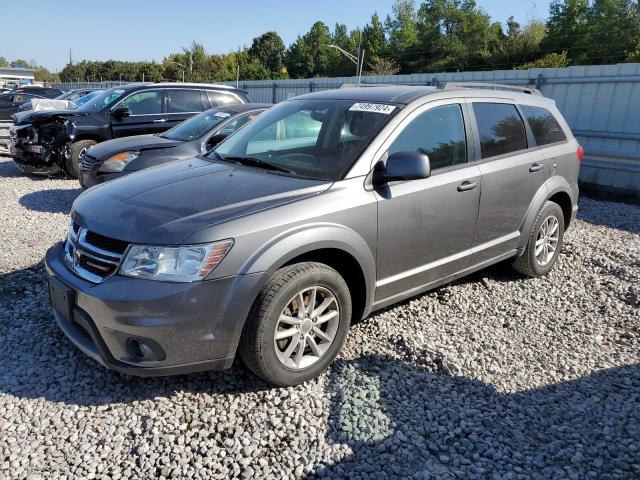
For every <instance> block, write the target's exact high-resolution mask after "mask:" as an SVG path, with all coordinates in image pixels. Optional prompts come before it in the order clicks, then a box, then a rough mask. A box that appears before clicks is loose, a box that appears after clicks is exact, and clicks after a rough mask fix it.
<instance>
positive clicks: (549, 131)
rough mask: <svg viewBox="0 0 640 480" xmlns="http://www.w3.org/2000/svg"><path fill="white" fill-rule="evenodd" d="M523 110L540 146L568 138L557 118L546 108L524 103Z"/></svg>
mask: <svg viewBox="0 0 640 480" xmlns="http://www.w3.org/2000/svg"><path fill="white" fill-rule="evenodd" d="M522 112H523V113H524V116H525V118H526V119H527V122H529V126H530V127H531V131H532V132H533V138H535V139H536V144H538V146H541V145H549V144H550V143H557V142H564V141H565V140H566V139H567V137H566V135H565V134H564V132H563V131H562V127H561V126H560V124H559V123H558V121H557V120H556V118H555V117H554V116H553V114H552V113H551V112H550V111H549V110H547V109H546V108H542V107H532V106H529V105H522Z"/></svg>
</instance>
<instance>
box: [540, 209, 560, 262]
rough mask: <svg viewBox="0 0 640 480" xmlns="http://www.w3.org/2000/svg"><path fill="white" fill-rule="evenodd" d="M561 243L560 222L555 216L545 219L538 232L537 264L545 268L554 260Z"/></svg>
mask: <svg viewBox="0 0 640 480" xmlns="http://www.w3.org/2000/svg"><path fill="white" fill-rule="evenodd" d="M559 241H560V222H559V221H558V219H557V218H556V217H555V215H550V216H548V217H547V218H545V219H544V221H543V222H542V224H541V225H540V229H539V230H538V235H537V237H536V246H535V257H536V263H537V264H538V265H540V266H541V267H545V266H547V265H548V264H549V262H551V260H552V259H553V257H554V255H555V253H556V250H557V249H558V242H559Z"/></svg>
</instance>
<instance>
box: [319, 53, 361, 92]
mask: <svg viewBox="0 0 640 480" xmlns="http://www.w3.org/2000/svg"><path fill="white" fill-rule="evenodd" d="M322 46H323V47H327V48H335V49H336V50H338V51H339V52H340V53H342V54H343V55H344V56H345V57H347V58H348V59H349V60H351V61H352V62H353V63H355V64H356V75H357V76H358V83H360V77H361V75H362V64H361V63H360V62H361V61H360V58H359V56H360V52H358V57H356V56H355V55H352V54H351V53H349V52H347V51H346V50H344V49H342V48H340V47H339V46H338V45H322ZM362 59H364V50H363V51H362Z"/></svg>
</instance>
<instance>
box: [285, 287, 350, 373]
mask: <svg viewBox="0 0 640 480" xmlns="http://www.w3.org/2000/svg"><path fill="white" fill-rule="evenodd" d="M339 324H340V308H339V306H338V301H337V300H336V297H335V295H334V294H333V293H331V292H330V291H329V290H328V289H326V288H325V287H321V286H319V285H316V286H313V287H308V288H305V289H303V290H300V291H299V292H298V293H296V294H295V295H294V296H293V298H291V300H289V302H288V303H287V305H286V307H285V308H284V309H283V310H282V313H281V314H280V317H279V318H278V322H277V324H276V329H275V333H274V338H273V343H274V346H275V351H276V356H277V357H278V360H280V362H281V363H282V364H283V365H284V366H285V367H287V368H290V369H292V370H301V369H304V368H307V367H309V366H311V365H313V364H314V363H316V362H317V361H318V360H320V358H322V357H323V356H324V354H325V353H326V352H327V350H329V348H330V347H331V345H332V343H333V340H334V338H335V336H336V332H337V331H338V326H339Z"/></svg>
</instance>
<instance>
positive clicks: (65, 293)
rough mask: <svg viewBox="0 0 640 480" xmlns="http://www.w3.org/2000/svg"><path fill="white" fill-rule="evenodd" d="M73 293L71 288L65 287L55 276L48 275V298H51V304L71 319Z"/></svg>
mask: <svg viewBox="0 0 640 480" xmlns="http://www.w3.org/2000/svg"><path fill="white" fill-rule="evenodd" d="M73 294H74V292H73V289H72V288H70V287H67V286H66V285H65V284H64V283H62V282H61V281H60V280H58V279H57V278H55V277H49V298H50V299H51V305H52V306H53V308H55V309H56V310H58V312H60V314H61V315H62V316H63V317H64V318H66V319H71V308H72V305H73Z"/></svg>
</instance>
